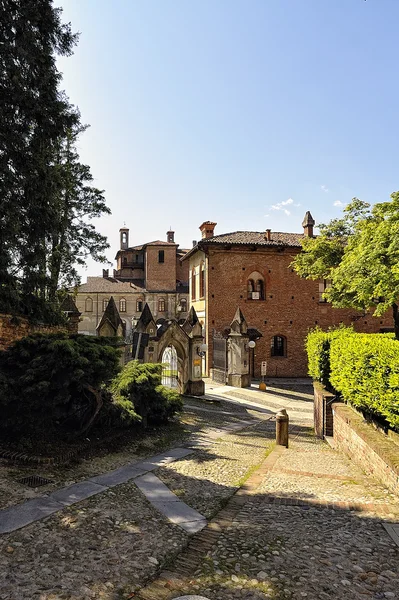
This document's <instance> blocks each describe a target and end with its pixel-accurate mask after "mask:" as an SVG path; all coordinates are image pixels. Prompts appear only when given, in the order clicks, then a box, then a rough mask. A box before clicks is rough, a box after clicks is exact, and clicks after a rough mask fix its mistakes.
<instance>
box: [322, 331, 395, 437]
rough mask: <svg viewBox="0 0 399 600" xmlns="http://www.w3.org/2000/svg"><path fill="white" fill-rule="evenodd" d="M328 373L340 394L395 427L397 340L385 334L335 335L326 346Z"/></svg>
mask: <svg viewBox="0 0 399 600" xmlns="http://www.w3.org/2000/svg"><path fill="white" fill-rule="evenodd" d="M330 363H331V376H330V381H331V384H332V385H333V386H334V388H335V389H336V390H337V391H338V392H340V393H341V395H342V398H343V399H344V400H345V401H346V402H349V403H350V404H352V405H353V406H355V407H356V408H359V409H360V410H362V411H363V412H365V413H366V414H368V415H372V416H376V417H380V418H381V417H382V418H383V419H385V420H386V421H387V422H388V423H389V425H390V426H391V427H392V428H394V429H396V430H397V431H399V343H398V341H397V340H395V339H393V337H392V336H388V335H387V334H367V333H363V334H360V333H354V334H352V335H350V336H347V337H346V338H339V337H337V338H336V339H334V341H333V343H332V344H331V349H330Z"/></svg>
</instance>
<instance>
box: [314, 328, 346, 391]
mask: <svg viewBox="0 0 399 600" xmlns="http://www.w3.org/2000/svg"><path fill="white" fill-rule="evenodd" d="M350 333H353V329H352V328H351V327H342V326H340V327H337V328H335V329H329V330H328V331H323V330H322V329H320V327H315V329H313V330H312V331H310V332H309V333H308V335H307V336H306V340H305V349H306V352H307V355H308V373H309V375H310V376H311V377H312V379H314V380H316V381H321V383H322V384H323V385H325V386H326V387H330V370H331V367H330V345H331V341H332V340H333V339H335V338H337V337H343V336H346V335H348V334H350Z"/></svg>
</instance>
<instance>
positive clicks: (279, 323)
mask: <svg viewBox="0 0 399 600" xmlns="http://www.w3.org/2000/svg"><path fill="white" fill-rule="evenodd" d="M295 253H296V250H295V249H292V248H291V249H281V250H280V251H278V250H277V249H271V248H265V249H260V248H258V249H257V250H254V251H251V250H249V249H245V248H242V249H241V248H238V249H235V248H233V249H231V250H221V249H217V248H209V257H208V261H209V264H208V269H209V270H208V289H207V328H208V338H207V339H208V346H209V364H210V365H212V331H213V329H216V330H218V331H223V329H224V328H226V327H229V326H230V323H231V321H232V320H233V317H234V313H235V311H236V309H237V306H239V307H240V308H241V310H242V312H243V314H244V317H245V319H246V321H247V323H248V326H249V327H256V328H257V329H258V330H259V331H260V332H261V333H262V335H263V337H262V338H260V339H259V340H258V341H257V342H256V348H255V376H258V375H259V374H260V363H261V361H263V360H266V361H267V365H268V370H267V375H268V376H270V377H301V376H306V375H307V357H306V353H305V349H304V339H305V337H306V334H307V333H308V331H309V329H311V328H313V327H315V326H316V325H319V326H320V327H321V328H323V329H327V328H328V327H329V326H331V325H338V324H339V323H340V322H343V323H345V324H348V325H349V324H350V323H351V322H353V318H354V316H355V315H360V313H357V312H356V311H355V310H352V309H333V308H332V307H331V306H330V305H329V304H327V303H321V302H319V282H317V281H310V280H306V279H301V278H300V277H298V275H296V273H294V272H293V271H292V269H291V268H290V266H289V265H290V263H291V261H292V260H293V258H294V255H295ZM252 271H258V272H260V273H261V274H262V275H263V277H264V280H265V300H247V280H248V277H249V275H250V274H251V272H252ZM354 325H355V329H356V330H357V331H364V332H378V331H379V329H380V327H382V326H392V319H391V315H387V316H385V317H384V318H375V317H372V316H371V315H367V316H366V317H365V318H361V319H359V320H357V321H355V322H354ZM275 335H282V336H285V337H286V339H287V356H286V357H272V356H271V353H270V346H271V340H272V337H273V336H275Z"/></svg>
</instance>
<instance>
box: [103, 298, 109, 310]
mask: <svg viewBox="0 0 399 600" xmlns="http://www.w3.org/2000/svg"><path fill="white" fill-rule="evenodd" d="M108 302H109V300H107V299H106V298H104V300H103V311H105V309H106V308H107V306H108Z"/></svg>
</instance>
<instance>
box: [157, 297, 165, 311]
mask: <svg viewBox="0 0 399 600" xmlns="http://www.w3.org/2000/svg"><path fill="white" fill-rule="evenodd" d="M158 312H165V298H159V299H158Z"/></svg>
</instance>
